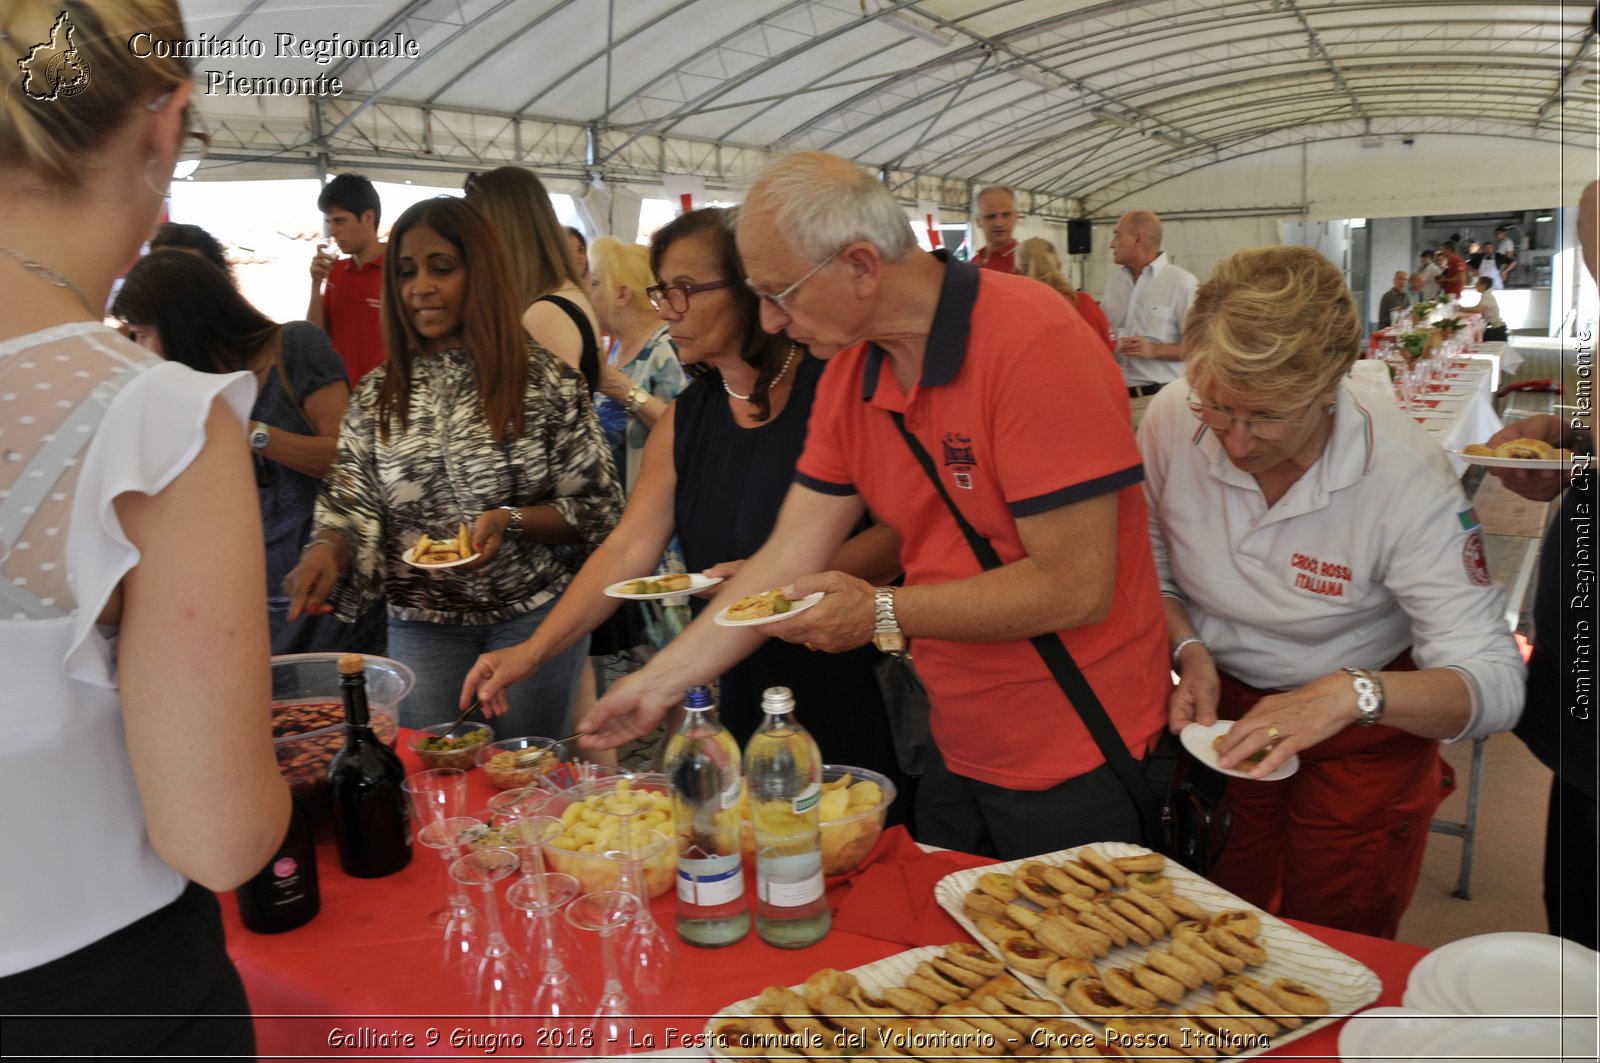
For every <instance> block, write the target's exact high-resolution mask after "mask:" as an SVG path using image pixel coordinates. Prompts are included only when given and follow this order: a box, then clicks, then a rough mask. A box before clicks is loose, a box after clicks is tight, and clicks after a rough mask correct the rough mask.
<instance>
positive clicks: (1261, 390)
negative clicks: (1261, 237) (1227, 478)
mask: <svg viewBox="0 0 1600 1063" xmlns="http://www.w3.org/2000/svg"><path fill="white" fill-rule="evenodd" d="M1183 342H1184V345H1185V347H1186V348H1187V359H1186V363H1185V366H1186V371H1187V373H1188V377H1189V381H1190V383H1191V384H1193V385H1196V386H1199V385H1201V384H1208V383H1209V384H1215V385H1216V386H1218V387H1220V388H1221V389H1222V390H1224V391H1226V392H1227V393H1228V394H1230V395H1232V396H1234V397H1235V398H1236V399H1237V400H1239V401H1241V402H1243V403H1244V404H1246V405H1248V406H1251V407H1253V408H1258V409H1263V410H1289V409H1293V408H1295V407H1299V406H1304V405H1306V404H1308V403H1310V402H1312V401H1313V400H1315V399H1317V398H1318V397H1320V396H1322V395H1325V394H1328V393H1329V392H1331V391H1332V390H1333V389H1334V388H1336V387H1337V386H1338V384H1339V381H1340V379H1341V378H1342V377H1344V375H1345V374H1346V373H1347V372H1349V371H1350V367H1351V366H1352V365H1354V364H1355V360H1356V356H1357V355H1358V354H1360V353H1361V316H1360V314H1358V313H1357V312H1356V304H1355V300H1354V299H1353V298H1352V297H1351V295H1350V289H1349V287H1348V286H1347V285H1346V284H1345V281H1344V276H1343V274H1341V273H1340V272H1339V270H1338V268H1337V267H1335V266H1334V264H1333V263H1331V262H1329V261H1328V260H1327V259H1326V258H1323V257H1322V256H1321V255H1320V254H1318V253H1317V252H1315V251H1313V250H1311V249H1310V248H1308V247H1257V248H1252V249H1250V250H1248V251H1240V252H1239V253H1237V254H1235V255H1231V256H1229V257H1228V258H1225V259H1223V260H1222V261H1221V262H1220V263H1218V264H1217V268H1216V271H1215V272H1214V273H1213V274H1212V275H1211V279H1210V280H1208V281H1206V282H1205V283H1204V284H1202V285H1200V288H1199V290H1198V291H1196V292H1195V297H1194V303H1193V305H1192V306H1191V307H1190V309H1189V316H1188V318H1186V319H1185V320H1184V325H1183Z"/></svg>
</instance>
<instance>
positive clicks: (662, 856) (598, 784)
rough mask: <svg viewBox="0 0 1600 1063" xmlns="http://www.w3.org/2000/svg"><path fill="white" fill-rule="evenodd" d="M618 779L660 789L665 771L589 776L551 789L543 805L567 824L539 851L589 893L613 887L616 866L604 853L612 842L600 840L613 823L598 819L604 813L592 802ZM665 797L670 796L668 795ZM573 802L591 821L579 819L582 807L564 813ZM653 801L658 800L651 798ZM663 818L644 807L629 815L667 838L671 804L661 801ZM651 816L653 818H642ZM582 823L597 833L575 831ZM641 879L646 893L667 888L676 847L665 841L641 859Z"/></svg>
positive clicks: (673, 874)
mask: <svg viewBox="0 0 1600 1063" xmlns="http://www.w3.org/2000/svg"><path fill="white" fill-rule="evenodd" d="M623 779H626V780H627V781H628V786H629V788H630V789H633V790H644V791H648V792H651V793H657V794H662V795H666V794H668V792H669V791H668V789H667V777H666V776H665V775H662V774H660V773H659V772H642V773H639V772H633V773H630V772H621V773H618V774H616V775H612V776H607V777H604V778H599V779H594V780H592V781H590V782H583V783H578V784H577V785H576V786H571V787H568V788H567V789H565V790H562V791H561V792H560V793H558V794H556V796H555V799H554V800H552V801H551V802H550V803H549V804H548V805H546V806H545V809H544V814H545V815H548V816H560V817H561V818H562V820H563V821H564V822H565V823H566V825H567V830H566V832H565V833H563V834H562V836H561V837H560V838H557V839H556V841H554V842H551V843H550V844H549V845H547V846H545V856H546V858H547V859H548V860H549V862H550V868H551V870H553V871H560V872H563V873H565V874H568V875H571V876H572V877H573V878H575V879H577V880H578V882H579V883H580V884H581V885H582V887H583V892H585V893H595V892H597V891H599V890H609V889H616V888H617V878H618V876H619V874H620V873H621V867H620V866H619V865H618V863H617V862H616V861H615V860H612V859H611V858H610V857H608V856H606V850H607V849H608V848H611V847H613V846H608V845H607V844H606V839H607V838H608V837H610V836H611V835H608V834H607V833H606V832H607V831H608V830H610V831H612V832H614V830H615V827H614V826H610V825H608V824H607V823H605V821H604V814H601V813H599V809H598V808H596V807H594V806H595V805H597V804H598V800H599V798H600V797H601V796H602V795H604V794H608V793H610V792H612V791H613V790H615V789H616V786H617V783H618V782H619V781H621V780H623ZM669 801H670V798H669ZM574 805H580V806H581V805H587V806H589V807H588V809H587V811H589V812H590V813H591V815H590V816H589V817H588V818H589V819H593V820H599V822H596V823H585V822H584V816H583V812H582V811H580V812H573V813H570V814H569V813H568V811H567V810H568V808H569V807H571V806H574ZM657 807H660V803H659V802H657ZM665 811H666V819H665V820H661V819H659V818H657V817H654V816H650V815H649V814H648V813H646V814H641V815H639V816H637V817H635V820H634V823H635V825H636V826H638V827H639V828H640V829H648V830H655V831H660V832H661V833H662V834H665V835H666V836H667V837H668V838H671V837H673V826H672V809H671V806H670V804H669V805H667V806H666V808H665ZM647 819H652V820H654V822H646V820H647ZM584 827H588V828H589V829H590V830H591V831H597V832H599V839H598V840H593V839H589V838H584V837H579V835H581V834H586V833H588V832H586V831H584V829H583V828H584ZM644 873H645V884H646V888H647V889H648V890H649V892H650V896H652V897H659V896H661V895H662V894H663V893H666V892H667V891H668V890H670V889H672V888H673V883H674V882H675V880H676V878H677V873H678V853H677V846H676V845H668V846H667V847H666V848H664V849H663V850H662V851H661V852H660V853H658V854H657V855H656V856H654V857H652V858H651V859H650V860H649V861H648V862H646V863H645V865H644Z"/></svg>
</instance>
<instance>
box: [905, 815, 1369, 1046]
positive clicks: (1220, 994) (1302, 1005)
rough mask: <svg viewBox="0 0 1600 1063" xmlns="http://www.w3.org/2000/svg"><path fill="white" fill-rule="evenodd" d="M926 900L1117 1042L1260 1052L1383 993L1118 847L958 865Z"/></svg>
mask: <svg viewBox="0 0 1600 1063" xmlns="http://www.w3.org/2000/svg"><path fill="white" fill-rule="evenodd" d="M934 898H935V900H937V901H938V902H939V905H940V907H942V908H944V909H945V910H946V911H948V912H949V913H950V914H951V915H952V916H954V917H955V919H956V921H957V922H958V923H960V924H961V925H962V926H963V927H965V928H966V929H967V930H969V931H970V932H971V933H972V934H973V935H974V936H975V937H976V938H977V939H978V940H979V941H981V942H983V943H984V945H985V947H986V948H987V949H988V950H989V952H990V953H991V954H993V955H994V956H995V957H996V958H997V959H999V960H1001V961H1002V962H1004V963H1005V965H1006V967H1007V968H1008V969H1009V970H1010V971H1011V972H1012V973H1013V974H1014V975H1015V976H1016V977H1017V979H1018V980H1019V981H1021V982H1022V983H1023V984H1024V985H1026V986H1027V987H1028V988H1029V990H1030V991H1031V992H1032V993H1034V994H1035V995H1037V996H1040V997H1043V998H1045V999H1048V1000H1052V1001H1055V1002H1057V1004H1058V1005H1059V1006H1061V1007H1064V1008H1066V1009H1067V1010H1068V1011H1069V1012H1070V1013H1071V1014H1072V1015H1074V1016H1079V1017H1081V1018H1083V1019H1086V1020H1089V1022H1090V1023H1091V1024H1092V1025H1093V1026H1094V1028H1095V1029H1096V1030H1102V1029H1103V1030H1105V1031H1106V1036H1111V1035H1112V1034H1115V1035H1116V1036H1117V1037H1118V1038H1119V1039H1126V1040H1124V1041H1123V1043H1122V1044H1121V1046H1120V1047H1123V1048H1127V1046H1128V1045H1129V1044H1134V1043H1140V1044H1144V1045H1146V1046H1149V1045H1156V1044H1159V1045H1160V1046H1161V1047H1163V1048H1167V1049H1177V1048H1187V1049H1190V1050H1195V1051H1199V1052H1202V1053H1209V1054H1211V1055H1238V1056H1240V1057H1243V1056H1250V1055H1256V1054H1259V1053H1261V1052H1266V1051H1269V1050H1271V1049H1273V1048H1278V1047H1280V1046H1281V1045H1284V1044H1286V1043H1288V1042H1291V1041H1295V1040H1298V1039H1299V1038H1301V1037H1304V1036H1305V1035H1306V1034H1307V1033H1310V1032H1311V1031H1313V1030H1317V1029H1320V1028H1322V1027H1324V1026H1327V1025H1330V1024H1332V1023H1334V1022H1337V1021H1338V1020H1339V1019H1340V1018H1342V1017H1344V1016H1345V1015H1349V1014H1351V1013H1353V1012H1355V1011H1358V1010H1360V1009H1361V1008H1363V1007H1365V1006H1367V1005H1368V1004H1370V1003H1372V1002H1373V1001H1374V1000H1376V999H1377V998H1378V993H1379V991H1380V989H1381V988H1382V986H1381V983H1380V982H1379V980H1378V976H1377V975H1375V974H1374V973H1373V972H1372V971H1370V970H1368V969H1367V968H1366V967H1365V966H1363V965H1362V964H1360V963H1358V962H1357V961H1355V960H1354V959H1351V958H1350V957H1349V956H1346V955H1344V954H1343V953H1341V952H1338V951H1336V950H1334V949H1332V948H1329V947H1328V946H1327V945H1324V944H1323V943H1322V942H1320V941H1317V940H1316V939H1315V938H1312V937H1309V936H1308V935H1306V934H1303V933H1301V932H1300V931H1298V930H1296V929H1295V928H1293V927H1291V926H1289V925H1288V924H1287V923H1285V922H1283V921H1282V920H1280V919H1277V918H1275V917H1274V916H1271V915H1268V914H1267V913H1266V912H1263V911H1261V910H1260V909H1259V908H1256V907H1255V906H1253V905H1251V904H1249V903H1248V902H1246V901H1243V900H1241V899H1239V898H1238V897H1236V896H1234V895H1233V894H1231V893H1229V892H1227V891H1226V890H1224V889H1222V888H1221V887H1220V886H1217V885H1216V884H1215V883H1212V882H1209V881H1207V880H1206V879H1204V878H1201V877H1200V876H1199V875H1196V874H1195V873H1194V872H1192V871H1190V870H1189V869H1188V868H1185V867H1183V866H1181V865H1179V864H1175V863H1173V862H1171V861H1169V860H1167V858H1166V857H1164V856H1162V855H1161V854H1160V853H1154V852H1151V851H1150V850H1148V849H1145V848H1143V847H1141V846H1138V845H1132V844H1129V843H1127V842H1097V843H1095V844H1093V845H1084V846H1079V847H1078V848H1076V849H1067V850H1063V851H1061V852H1058V853H1051V854H1047V855H1044V856H1037V857H1030V858H1028V859H1025V860H1013V861H1011V862H1010V863H1005V864H995V865H991V866H988V867H977V868H970V869H968V870H965V871H958V872H956V873H954V874H952V875H947V876H945V877H944V878H943V879H941V880H940V881H939V884H938V885H937V886H936V887H935V888H934ZM1157 1038H1164V1039H1165V1040H1164V1041H1159V1042H1158V1041H1157V1040H1156V1039H1157ZM1135 1039H1141V1040H1135ZM1068 1054H1070V1053H1068ZM1109 1054H1116V1053H1109ZM1129 1054H1138V1053H1129ZM1155 1054H1162V1055H1168V1054H1170V1051H1169V1052H1166V1053H1155Z"/></svg>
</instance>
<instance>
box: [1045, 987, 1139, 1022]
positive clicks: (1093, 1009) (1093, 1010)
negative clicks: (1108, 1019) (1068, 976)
mask: <svg viewBox="0 0 1600 1063" xmlns="http://www.w3.org/2000/svg"><path fill="white" fill-rule="evenodd" d="M1062 999H1063V1000H1065V1001H1066V1003H1067V1007H1069V1008H1071V1009H1072V1010H1073V1011H1075V1012H1077V1013H1078V1014H1079V1015H1082V1016H1083V1017H1084V1018H1086V1019H1093V1018H1096V1017H1098V1016H1101V1015H1127V1014H1129V1013H1130V1012H1132V1011H1133V1010H1134V1009H1133V1008H1130V1007H1128V1005H1126V1004H1124V1003H1123V1002H1122V1001H1120V1000H1118V999H1117V998H1116V997H1114V996H1112V994H1111V991H1110V990H1109V989H1107V988H1106V986H1105V983H1104V982H1102V981H1101V980H1100V979H1098V978H1080V979H1078V980H1077V981H1075V982H1073V983H1072V984H1071V985H1069V986H1067V991H1066V993H1065V994H1064V995H1063V996H1062Z"/></svg>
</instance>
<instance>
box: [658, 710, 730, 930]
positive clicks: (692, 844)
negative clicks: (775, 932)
mask: <svg viewBox="0 0 1600 1063" xmlns="http://www.w3.org/2000/svg"><path fill="white" fill-rule="evenodd" d="M683 714H684V715H683V726H682V727H679V728H678V731H677V733H676V734H674V735H673V736H672V738H671V739H670V740H669V741H668V742H667V756H666V772H667V782H668V785H669V787H670V788H671V791H672V816H673V820H674V823H675V826H676V828H677V842H678V920H677V922H678V937H679V938H681V939H683V940H684V941H686V942H687V943H689V944H690V945H698V946H700V947H701V948H708V949H715V948H721V947H722V946H723V945H732V944H733V943H734V942H736V941H738V940H739V939H740V938H742V937H744V936H745V935H746V934H748V933H749V932H750V906H749V904H748V903H747V902H746V901H745V896H744V860H743V857H742V852H741V849H740V837H739V795H740V792H741V786H740V780H741V776H740V773H739V744H738V743H737V742H735V741H734V740H733V736H732V735H731V734H729V733H728V729H727V728H726V727H724V726H722V723H721V721H719V720H718V719H717V703H716V702H715V701H713V700H712V699H711V691H710V690H708V689H707V688H705V687H691V688H690V689H689V694H688V696H687V697H686V698H684V701H683Z"/></svg>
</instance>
